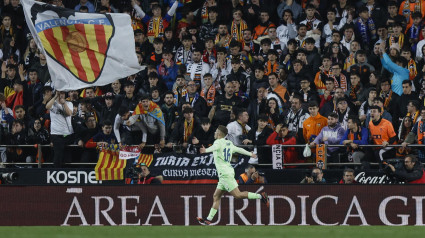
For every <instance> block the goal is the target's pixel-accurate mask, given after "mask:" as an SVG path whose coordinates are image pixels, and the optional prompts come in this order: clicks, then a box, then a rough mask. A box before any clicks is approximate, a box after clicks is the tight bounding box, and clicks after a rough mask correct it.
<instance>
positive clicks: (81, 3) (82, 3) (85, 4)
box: [75, 0, 95, 13]
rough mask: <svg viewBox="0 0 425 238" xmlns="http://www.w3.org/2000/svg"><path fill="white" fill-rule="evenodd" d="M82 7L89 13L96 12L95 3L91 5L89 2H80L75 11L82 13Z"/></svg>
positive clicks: (83, 0)
mask: <svg viewBox="0 0 425 238" xmlns="http://www.w3.org/2000/svg"><path fill="white" fill-rule="evenodd" d="M82 6H85V7H87V8H88V12H89V13H94V12H95V8H94V5H93V3H91V2H90V1H88V0H80V4H78V5H77V6H75V11H80V8H81V7H82Z"/></svg>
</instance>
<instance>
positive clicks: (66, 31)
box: [61, 27, 87, 82]
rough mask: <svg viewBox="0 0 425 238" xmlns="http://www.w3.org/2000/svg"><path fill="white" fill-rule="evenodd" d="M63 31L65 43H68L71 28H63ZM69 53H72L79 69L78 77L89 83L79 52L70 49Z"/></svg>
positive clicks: (73, 60)
mask: <svg viewBox="0 0 425 238" xmlns="http://www.w3.org/2000/svg"><path fill="white" fill-rule="evenodd" d="M61 30H62V36H63V41H65V42H66V37H67V36H68V34H69V28H68V27H61ZM69 53H71V58H72V62H73V63H74V65H75V67H76V68H77V71H78V77H79V78H80V79H81V80H83V81H86V82H87V75H86V72H85V71H84V68H83V65H82V64H81V60H80V56H79V55H78V53H77V52H75V51H73V50H71V49H69Z"/></svg>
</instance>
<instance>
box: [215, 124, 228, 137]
mask: <svg viewBox="0 0 425 238" xmlns="http://www.w3.org/2000/svg"><path fill="white" fill-rule="evenodd" d="M217 130H219V131H220V132H221V133H223V135H224V136H226V135H227V133H228V132H227V128H226V127H225V126H223V125H219V126H218V127H217Z"/></svg>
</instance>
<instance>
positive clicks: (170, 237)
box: [0, 226, 425, 238]
mask: <svg viewBox="0 0 425 238" xmlns="http://www.w3.org/2000/svg"><path fill="white" fill-rule="evenodd" d="M424 232H425V227H414V226H409V227H388V226H334V227H322V226H210V227H205V226H190V227H184V226H162V227H160V226H154V227H147V226H137V227H128V226H126V227H123V226H121V227H110V226H105V227H39V226H37V227H28V226H26V227H0V237H7V238H13V237H30V238H33V237H34V238H36V237H43V238H47V237H59V238H68V237H90V238H96V237H101V238H104V237H117V238H127V237H149V238H160V237H166V238H179V237H196V238H198V237H199V238H200V237H202V238H204V237H217V238H221V237H232V238H239V237H241V238H271V237H279V238H281V237H296V238H298V237H306V238H317V237H326V238H332V237H360V238H366V237H374V238H380V237H390V238H394V237H406V238H407V237H418V238H419V237H423V234H424Z"/></svg>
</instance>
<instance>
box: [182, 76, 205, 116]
mask: <svg viewBox="0 0 425 238" xmlns="http://www.w3.org/2000/svg"><path fill="white" fill-rule="evenodd" d="M196 90H197V85H196V82H195V81H189V82H188V83H187V94H186V95H185V96H184V98H182V100H181V103H183V102H188V103H190V104H191V105H192V108H193V111H194V112H195V113H196V115H197V116H198V117H205V116H207V110H208V107H207V102H206V101H205V99H204V98H203V97H201V96H200V95H199V93H198V92H197V91H196ZM180 107H181V105H180Z"/></svg>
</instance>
